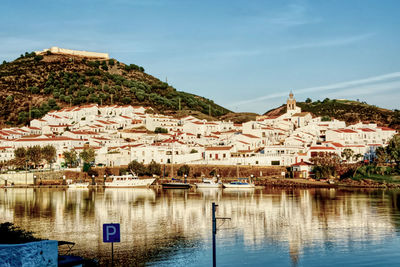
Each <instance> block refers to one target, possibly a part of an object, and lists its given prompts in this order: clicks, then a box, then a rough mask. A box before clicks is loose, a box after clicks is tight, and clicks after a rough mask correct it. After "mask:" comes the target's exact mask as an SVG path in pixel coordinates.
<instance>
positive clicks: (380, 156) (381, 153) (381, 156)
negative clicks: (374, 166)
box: [375, 146, 389, 163]
mask: <svg viewBox="0 0 400 267" xmlns="http://www.w3.org/2000/svg"><path fill="white" fill-rule="evenodd" d="M375 161H377V162H378V163H386V162H388V161H389V156H388V154H387V153H386V149H385V148H384V147H381V146H380V147H377V148H376V150H375Z"/></svg>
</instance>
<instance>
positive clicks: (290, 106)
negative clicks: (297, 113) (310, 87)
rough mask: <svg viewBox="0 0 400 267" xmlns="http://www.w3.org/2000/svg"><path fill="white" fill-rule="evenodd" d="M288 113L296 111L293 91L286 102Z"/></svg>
mask: <svg viewBox="0 0 400 267" xmlns="http://www.w3.org/2000/svg"><path fill="white" fill-rule="evenodd" d="M286 109H287V111H291V110H296V99H294V97H293V93H292V91H290V94H289V99H288V100H287V102H286Z"/></svg>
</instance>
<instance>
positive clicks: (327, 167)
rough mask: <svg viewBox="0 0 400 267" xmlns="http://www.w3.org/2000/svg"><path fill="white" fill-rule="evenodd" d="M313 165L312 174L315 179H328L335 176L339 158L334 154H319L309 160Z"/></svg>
mask: <svg viewBox="0 0 400 267" xmlns="http://www.w3.org/2000/svg"><path fill="white" fill-rule="evenodd" d="M310 161H311V163H312V164H313V165H314V168H313V173H314V174H315V177H316V178H329V177H330V176H336V174H337V171H338V169H339V166H340V157H339V155H337V154H336V153H328V152H320V153H318V154H317V155H316V156H314V157H311V158H310Z"/></svg>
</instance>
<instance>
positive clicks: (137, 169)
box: [128, 160, 146, 176]
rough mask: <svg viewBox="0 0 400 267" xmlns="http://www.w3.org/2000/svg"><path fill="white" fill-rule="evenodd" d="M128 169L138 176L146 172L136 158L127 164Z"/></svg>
mask: <svg viewBox="0 0 400 267" xmlns="http://www.w3.org/2000/svg"><path fill="white" fill-rule="evenodd" d="M128 170H129V171H130V172H133V173H135V174H136V175H139V176H142V175H144V174H146V167H145V166H144V165H143V163H140V162H138V161H137V160H133V161H131V162H130V163H129V164H128Z"/></svg>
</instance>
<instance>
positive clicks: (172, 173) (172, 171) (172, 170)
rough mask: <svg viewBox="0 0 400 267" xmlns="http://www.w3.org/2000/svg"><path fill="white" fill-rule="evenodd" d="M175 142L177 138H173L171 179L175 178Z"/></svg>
mask: <svg viewBox="0 0 400 267" xmlns="http://www.w3.org/2000/svg"><path fill="white" fill-rule="evenodd" d="M174 141H175V136H173V137H172V154H171V178H173V177H174Z"/></svg>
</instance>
